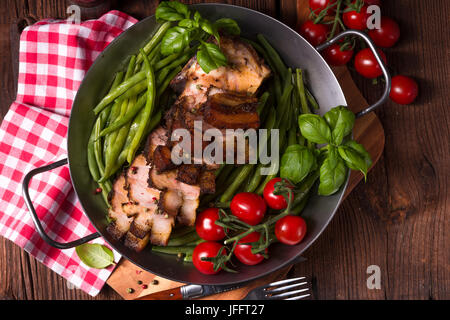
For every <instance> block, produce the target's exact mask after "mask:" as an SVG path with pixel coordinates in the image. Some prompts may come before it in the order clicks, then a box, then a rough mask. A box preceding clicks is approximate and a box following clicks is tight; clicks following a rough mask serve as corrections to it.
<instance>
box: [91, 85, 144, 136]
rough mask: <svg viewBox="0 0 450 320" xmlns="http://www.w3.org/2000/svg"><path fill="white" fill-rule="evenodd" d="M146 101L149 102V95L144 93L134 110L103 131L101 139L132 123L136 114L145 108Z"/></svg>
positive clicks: (130, 110)
mask: <svg viewBox="0 0 450 320" xmlns="http://www.w3.org/2000/svg"><path fill="white" fill-rule="evenodd" d="M134 98H136V96H135V97H134ZM146 101H147V93H144V94H143V95H142V96H140V97H139V99H138V100H137V101H136V103H135V104H134V105H133V106H132V108H129V109H128V110H127V111H126V113H125V114H124V115H123V116H122V117H121V118H118V119H117V120H116V121H114V122H113V123H112V124H111V125H110V126H108V127H107V128H105V129H103V130H102V132H100V137H103V136H106V135H107V134H109V133H111V132H114V131H116V130H117V129H119V128H121V127H122V126H124V125H125V124H127V123H128V122H130V121H131V120H132V119H133V118H134V117H135V116H136V114H137V113H138V112H139V111H140V110H141V109H142V108H143V107H144V106H145V104H146ZM123 102H126V101H123Z"/></svg>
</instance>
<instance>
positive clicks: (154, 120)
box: [144, 110, 162, 137]
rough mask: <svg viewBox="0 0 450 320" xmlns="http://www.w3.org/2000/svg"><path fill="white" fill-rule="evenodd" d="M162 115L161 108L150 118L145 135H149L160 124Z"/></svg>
mask: <svg viewBox="0 0 450 320" xmlns="http://www.w3.org/2000/svg"><path fill="white" fill-rule="evenodd" d="M161 117H162V112H161V110H159V111H158V112H156V113H155V115H154V116H153V117H152V118H151V119H150V122H149V123H148V125H147V128H146V129H145V134H144V136H145V137H146V136H148V135H149V134H150V132H151V131H152V130H153V129H154V128H155V127H156V126H157V125H158V124H159V122H160V121H161Z"/></svg>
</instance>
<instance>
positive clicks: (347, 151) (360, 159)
mask: <svg viewBox="0 0 450 320" xmlns="http://www.w3.org/2000/svg"><path fill="white" fill-rule="evenodd" d="M338 151H339V155H340V156H341V158H342V159H344V161H345V164H346V165H347V167H349V168H350V169H353V170H359V171H361V172H362V173H363V174H364V179H367V171H368V170H369V168H370V166H371V165H372V159H371V158H370V154H369V153H368V152H367V151H366V149H364V147H363V146H362V145H360V144H358V143H356V142H355V141H353V140H351V141H348V142H347V143H346V144H345V145H344V146H339V148H338Z"/></svg>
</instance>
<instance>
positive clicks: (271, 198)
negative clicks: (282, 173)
mask: <svg viewBox="0 0 450 320" xmlns="http://www.w3.org/2000/svg"><path fill="white" fill-rule="evenodd" d="M281 180H282V179H281V178H273V179H272V180H270V181H269V182H267V184H266V186H265V187H264V191H263V197H264V200H265V201H266V203H267V205H268V206H269V207H271V208H272V209H275V210H283V209H286V207H287V202H286V199H285V198H284V197H283V196H282V195H276V194H274V193H273V192H274V189H275V183H277V182H280V181H281Z"/></svg>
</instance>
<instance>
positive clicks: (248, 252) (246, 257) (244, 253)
mask: <svg viewBox="0 0 450 320" xmlns="http://www.w3.org/2000/svg"><path fill="white" fill-rule="evenodd" d="M260 237H261V234H260V233H259V232H256V231H255V232H252V233H250V234H249V235H246V236H245V237H243V238H242V239H241V240H239V241H238V244H237V245H236V248H235V249H234V252H233V253H234V255H235V256H236V258H237V259H238V260H239V261H240V262H242V263H243V264H246V265H248V266H254V265H256V264H258V263H260V262H261V261H263V260H264V256H263V255H261V254H259V253H257V254H254V253H252V246H251V245H250V244H244V243H251V242H256V241H258V240H259V238H260ZM266 252H267V249H266Z"/></svg>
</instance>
